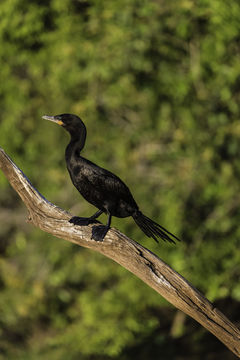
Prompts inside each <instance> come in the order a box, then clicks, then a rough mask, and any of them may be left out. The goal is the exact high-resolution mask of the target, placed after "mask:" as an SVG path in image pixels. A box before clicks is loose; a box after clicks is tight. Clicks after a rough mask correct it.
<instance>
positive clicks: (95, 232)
mask: <svg viewBox="0 0 240 360" xmlns="http://www.w3.org/2000/svg"><path fill="white" fill-rule="evenodd" d="M108 230H109V227H108V226H105V225H99V226H93V227H92V237H91V238H92V239H93V240H95V241H103V239H104V237H105V235H106V234H107V232H108Z"/></svg>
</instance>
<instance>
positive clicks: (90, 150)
mask: <svg viewBox="0 0 240 360" xmlns="http://www.w3.org/2000/svg"><path fill="white" fill-rule="evenodd" d="M239 18H240V4H239V1H238V0H232V1H231V2H227V1H224V0H211V1H210V0H199V1H197V2H196V1H194V0H178V1H177V2H176V1H173V0H168V1H166V0H148V1H146V0H142V1H139V0H131V1H130V0H122V1H114V0H109V1H105V2H103V1H99V0H85V1H84V0H42V1H38V0H33V1H28V0H1V3H0V44H1V46H0V64H1V66H0V79H1V81H0V106H1V112H0V121H1V124H0V145H1V147H3V148H4V149H5V150H6V151H7V152H8V153H9V155H10V156H11V157H12V158H13V159H14V161H15V162H16V163H17V164H18V165H19V166H20V167H21V168H22V169H23V171H24V172H25V173H26V174H27V176H28V177H29V178H30V179H31V181H32V183H33V184H34V185H35V186H36V187H37V188H38V189H39V191H40V192H41V193H42V194H43V195H44V196H46V197H47V198H48V199H49V200H50V201H51V202H54V203H56V204H57V205H59V206H61V207H63V208H65V209H68V210H70V211H71V212H72V213H73V214H75V215H77V214H82V215H85V216H88V215H91V214H92V213H93V211H94V209H93V208H92V207H91V206H90V205H89V204H87V203H86V202H85V201H84V200H83V199H81V197H80V196H78V193H77V191H76V190H75V189H74V188H73V186H72V184H71V182H70V179H69V177H68V174H67V171H66V168H65V163H64V148H65V146H66V144H67V141H68V136H67V134H66V133H65V132H64V131H63V130H62V129H61V128H60V127H56V126H55V125H53V124H50V123H47V122H45V121H43V120H41V116H42V115H44V114H48V115H51V114H58V113H62V112H70V113H76V114H78V115H80V116H81V117H82V119H83V120H84V121H85V123H86V125H87V129H88V139H87V144H86V149H85V151H84V154H85V156H86V157H88V158H89V159H91V160H92V161H94V162H96V163H98V164H100V165H101V166H104V167H106V168H108V169H110V170H111V171H113V172H115V173H117V174H118V175H119V176H120V177H121V178H122V179H123V180H124V181H126V183H127V184H128V185H129V187H130V188H131V189H132V192H133V194H134V197H135V198H136V200H137V202H138V203H139V206H140V207H141V209H142V210H144V212H145V213H146V215H148V216H150V217H152V218H153V219H154V220H156V221H158V222H159V223H160V224H162V225H163V226H165V227H167V228H168V229H169V230H170V231H172V232H173V233H176V234H177V235H178V236H179V237H181V238H182V239H183V241H182V242H181V243H180V244H178V245H177V246H171V245H168V244H164V243H161V244H160V245H159V246H157V245H155V244H154V243H153V241H152V242H151V241H150V240H149V239H146V238H145V237H144V235H143V234H142V233H141V231H140V230H139V229H138V228H137V227H136V225H135V224H134V223H133V221H132V220H131V219H125V220H122V219H121V220H118V219H115V220H114V223H113V225H114V226H115V227H117V228H119V229H120V230H122V231H123V232H125V233H126V234H127V235H128V236H130V237H132V238H134V239H136V240H137V241H139V242H141V243H142V244H143V245H145V246H147V247H148V248H149V249H151V250H152V251H154V252H155V253H156V254H158V255H159V256H160V257H161V258H162V259H164V260H165V261H166V262H167V263H169V264H170V265H171V266H173V268H174V269H176V270H177V271H179V272H180V273H181V274H182V275H183V276H185V277H186V278H187V279H188V280H189V281H191V282H192V283H193V284H194V285H195V286H196V287H197V288H198V289H200V290H201V291H202V292H203V293H204V294H205V295H206V296H207V297H208V298H209V299H210V300H211V301H214V302H215V303H216V304H217V305H218V306H219V307H220V309H221V310H222V311H223V312H224V313H225V314H227V315H228V316H229V317H230V318H231V319H232V320H233V321H235V322H237V321H238V322H239V313H240V312H239V300H240V282H239V275H240V267H239V263H240V251H239V236H240V227H239V219H240V210H239V205H240V196H239V178H240V161H239V156H240V145H239V141H240V122H239V101H240V91H239V90H240V61H239V50H240V47H239V40H240V22H239ZM0 191H1V193H0V207H1V209H0V210H1V211H0V220H1V227H0V240H1V241H0V287H1V292H0V359H5V358H7V359H49V358H51V359H53V360H54V359H66V358H68V359H83V360H89V359H91V360H92V359H123V360H125V359H126V360H128V359H140V360H144V359H148V358H154V359H160V358H161V359H183V358H184V359H191V360H192V359H203V358H204V359H232V358H233V357H231V354H230V353H229V352H228V351H227V350H226V349H225V348H224V346H223V345H222V344H220V343H219V342H218V341H217V340H216V339H214V338H213V337H212V336H211V335H209V334H207V333H206V331H205V330H204V329H202V328H201V327H200V326H198V325H197V324H196V323H195V322H194V321H193V320H191V319H188V318H182V320H181V321H179V320H178V319H179V316H178V313H177V312H176V310H175V309H174V308H173V307H171V306H170V305H169V304H168V303H166V302H165V301H164V300H163V299H161V298H160V297H159V296H158V295H157V294H155V293H154V291H153V290H151V289H150V288H148V287H147V286H146V285H145V284H143V283H142V282H141V281H140V280H138V279H136V278H135V277H134V276H133V275H132V274H130V273H128V272H127V271H125V269H122V268H121V267H120V266H119V265H117V264H115V263H113V262H111V261H110V260H108V259H106V258H104V257H102V256H100V255H99V254H95V253H93V252H91V251H89V250H86V249H81V248H79V247H77V246H75V245H71V244H69V243H65V242H64V241H61V240H59V239H54V238H53V237H52V236H50V235H47V234H45V233H42V232H40V231H39V230H37V229H33V228H32V227H31V226H30V225H27V224H25V216H26V211H25V209H24V207H23V205H22V203H21V201H20V200H19V199H18V197H17V195H16V194H15V193H14V192H13V190H12V189H11V188H10V186H9V185H8V183H7V181H6V180H5V179H4V177H3V176H1V177H0ZM102 221H105V218H104V217H102Z"/></svg>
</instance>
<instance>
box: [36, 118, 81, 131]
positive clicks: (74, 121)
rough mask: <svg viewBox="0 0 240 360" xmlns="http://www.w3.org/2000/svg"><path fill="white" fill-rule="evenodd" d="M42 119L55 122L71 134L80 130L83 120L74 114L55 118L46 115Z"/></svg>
mask: <svg viewBox="0 0 240 360" xmlns="http://www.w3.org/2000/svg"><path fill="white" fill-rule="evenodd" d="M42 118H43V119H45V120H50V121H53V122H55V123H56V124H58V125H61V126H62V127H64V128H65V129H66V130H67V131H70V132H71V130H72V131H73V130H75V129H78V128H79V126H80V125H81V124H82V120H81V119H80V118H79V117H78V116H77V115H73V114H60V115H55V116H48V115H44V116H43V117H42Z"/></svg>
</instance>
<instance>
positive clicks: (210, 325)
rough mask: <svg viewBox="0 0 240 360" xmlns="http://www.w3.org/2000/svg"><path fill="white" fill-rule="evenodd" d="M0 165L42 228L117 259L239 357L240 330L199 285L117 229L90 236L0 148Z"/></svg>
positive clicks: (87, 228) (89, 227)
mask: <svg viewBox="0 0 240 360" xmlns="http://www.w3.org/2000/svg"><path fill="white" fill-rule="evenodd" d="M0 168H1V169H2V171H3V173H4V174H5V176H6V177H7V179H8V181H9V182H10V184H11V185H12V187H13V188H14V189H15V190H16V192H17V193H18V194H19V196H20V197H21V199H22V200H23V202H24V203H25V205H26V207H27V209H28V211H29V217H28V221H30V222H32V223H33V224H34V225H35V226H37V227H39V228H40V229H42V230H43V231H46V232H49V233H51V234H53V235H55V236H57V237H59V238H62V239H65V240H67V241H70V242H73V243H75V244H78V245H80V246H84V247H87V248H90V249H92V250H95V251H98V252H100V253H102V254H104V255H105V256H107V257H109V258H111V259H112V260H114V261H116V262H117V263H119V264H120V265H122V266H123V267H125V268H126V269H128V270H129V271H131V272H132V273H133V274H135V275H136V276H137V277H139V278H140V279H142V281H144V282H145V283H146V284H148V285H149V286H150V287H152V288H153V289H154V290H156V291H157V292H158V293H159V294H160V295H162V296H163V297H164V298H165V299H167V300H168V301H169V302H170V303H171V304H173V305H174V306H175V307H176V308H178V309H180V310H182V311H183V312H184V313H186V314H187V315H189V316H191V317H192V318H194V319H195V320H196V321H198V322H199V323H200V324H201V325H202V326H204V327H205V328H206V329H207V330H209V331H210V332H211V333H212V334H214V335H215V336H216V337H217V338H218V339H219V340H220V341H222V342H223V343H224V344H225V345H226V346H227V347H228V348H229V349H230V350H231V351H232V352H233V353H234V354H235V355H237V356H238V357H240V331H239V329H238V328H237V327H236V326H235V325H234V324H233V323H232V322H231V321H230V320H228V319H227V318H226V317H225V316H224V315H223V314H222V313H221V312H220V311H219V310H218V309H216V308H215V307H214V305H213V304H211V303H210V302H209V301H208V300H207V299H206V298H205V297H204V296H203V295H202V294H201V293H200V292H199V291H198V290H197V289H195V288H194V287H193V286H192V285H191V284H190V283H189V282H188V281H187V280H185V279H184V278H183V277H182V276H181V275H179V274H178V273H177V272H176V271H174V270H173V269H172V268H171V267H169V266H168V265H167V264H166V263H164V262H163V261H162V260H161V259H159V258H158V257H157V256H156V255H154V254H153V253H152V252H150V251H149V250H147V249H145V248H144V247H143V246H141V245H139V244H138V243H136V242H135V241H133V240H131V239H129V238H128V237H126V236H125V235H124V234H122V233H120V232H119V231H118V230H115V229H110V230H109V232H108V233H107V235H106V237H105V239H104V241H103V242H96V241H94V240H92V239H91V225H89V226H84V227H81V226H74V225H73V224H70V223H69V222H68V220H69V219H70V218H71V215H70V214H69V213H68V212H66V211H64V210H62V209H60V208H59V207H57V206H55V205H53V204H51V203H50V202H49V201H47V200H46V199H45V198H44V197H43V196H42V195H41V194H40V193H39V192H38V191H37V190H36V189H35V188H34V187H33V186H32V184H31V183H30V181H29V180H28V179H27V177H26V176H25V175H24V174H23V172H22V171H21V170H20V169H19V168H18V167H17V166H16V165H15V164H14V162H13V161H12V160H11V159H10V158H9V157H8V156H7V154H6V153H5V152H4V151H3V150H2V149H1V148H0Z"/></svg>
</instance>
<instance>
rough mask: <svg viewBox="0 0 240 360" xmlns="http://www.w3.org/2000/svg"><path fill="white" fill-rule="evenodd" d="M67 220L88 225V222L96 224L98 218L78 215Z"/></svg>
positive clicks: (75, 223)
mask: <svg viewBox="0 0 240 360" xmlns="http://www.w3.org/2000/svg"><path fill="white" fill-rule="evenodd" d="M69 222H70V223H71V224H74V225H80V226H88V225H89V224H96V223H99V221H98V220H96V219H93V218H91V217H90V218H85V217H78V216H73V217H72V218H71V219H70V220H69Z"/></svg>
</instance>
